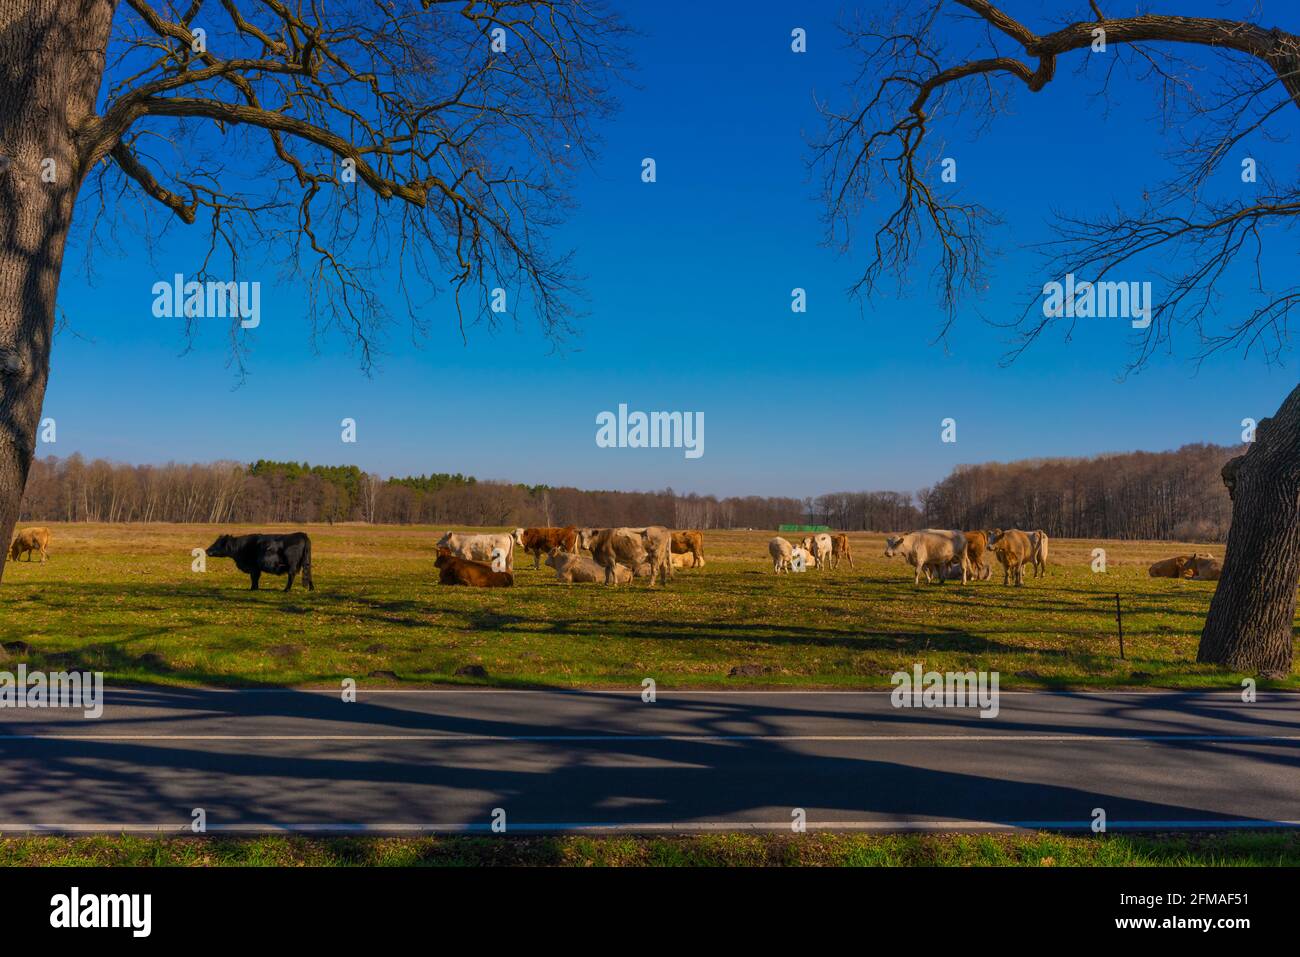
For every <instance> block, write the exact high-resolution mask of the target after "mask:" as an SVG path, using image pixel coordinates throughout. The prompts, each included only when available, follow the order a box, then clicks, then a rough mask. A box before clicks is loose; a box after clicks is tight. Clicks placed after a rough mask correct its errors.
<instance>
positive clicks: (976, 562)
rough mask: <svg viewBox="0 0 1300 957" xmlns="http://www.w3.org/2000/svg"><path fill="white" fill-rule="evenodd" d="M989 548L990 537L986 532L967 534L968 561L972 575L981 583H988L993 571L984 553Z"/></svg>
mask: <svg viewBox="0 0 1300 957" xmlns="http://www.w3.org/2000/svg"><path fill="white" fill-rule="evenodd" d="M988 547H989V537H988V534H987V533H985V532H967V533H966V560H967V561H968V562H969V563H970V568H971V574H973V575H974V576H975V577H976V578H977V579H979V580H980V581H987V580H988V579H989V576H991V575H992V574H993V569H992V567H991V566H990V565H989V563H988V560H987V559H986V558H985V557H984V553H985V552H986V551H987V550H988Z"/></svg>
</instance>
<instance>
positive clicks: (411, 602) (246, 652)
mask: <svg viewBox="0 0 1300 957" xmlns="http://www.w3.org/2000/svg"><path fill="white" fill-rule="evenodd" d="M49 527H50V530H51V533H52V540H51V544H50V561H49V562H48V563H47V564H45V565H41V564H39V563H35V562H33V563H28V562H26V561H19V562H11V563H9V564H8V565H7V566H6V569H5V578H4V582H3V584H2V585H0V608H2V609H3V615H2V616H0V643H3V644H4V645H6V646H8V648H7V650H6V651H5V652H4V653H3V655H4V657H6V658H7V659H8V660H9V661H11V662H12V661H18V660H22V661H25V662H27V663H28V665H29V667H32V668H37V667H44V668H46V669H47V670H59V669H70V668H84V669H90V670H99V671H103V672H105V676H106V680H108V681H109V682H110V683H112V682H117V683H124V682H132V683H138V682H150V683H169V684H202V685H212V686H258V685H295V686H320V685H329V686H334V687H337V683H338V681H339V680H340V679H342V678H345V677H351V678H356V679H357V680H358V681H359V683H361V684H362V685H363V686H364V685H366V684H374V685H394V684H433V683H447V684H483V683H489V684H496V685H507V686H529V685H533V686H554V687H576V686H593V687H602V686H604V687H613V686H628V685H638V684H639V683H640V681H641V680H642V679H643V678H645V677H647V676H650V677H654V678H655V679H656V680H657V681H658V682H659V684H660V686H661V687H664V688H672V687H684V686H694V687H701V686H722V687H726V686H737V687H744V686H754V685H798V686H826V687H836V686H841V687H871V686H879V687H887V686H888V682H889V675H891V674H892V673H893V672H894V671H896V670H900V669H910V668H911V667H912V665H913V663H916V662H919V663H921V664H922V665H923V666H924V667H925V668H926V669H934V670H939V671H948V670H969V669H976V670H989V671H992V670H996V671H999V672H1000V673H1001V680H1002V684H1003V686H1004V687H1017V686H1018V687H1096V688H1105V687H1119V686H1125V687H1144V686H1151V687H1235V686H1238V684H1239V681H1240V678H1241V676H1239V675H1232V674H1228V673H1227V672H1224V671H1222V670H1220V669H1217V668H1212V667H1208V666H1203V665H1198V664H1196V661H1195V658H1196V645H1197V640H1198V636H1199V633H1200V628H1201V624H1202V622H1203V620H1204V616H1205V612H1206V609H1207V608H1208V606H1209V601H1210V597H1211V595H1212V593H1213V589H1214V587H1215V583H1213V582H1192V581H1174V580H1169V579H1153V578H1150V577H1148V575H1147V571H1146V569H1147V565H1148V564H1149V563H1150V562H1152V561H1154V560H1156V559H1159V558H1164V557H1168V556H1171V555H1175V554H1180V553H1181V554H1186V553H1188V552H1190V551H1192V550H1196V551H1202V552H1205V551H1208V552H1212V553H1213V554H1215V555H1217V556H1220V557H1221V556H1222V554H1223V550H1222V546H1212V545H1205V544H1203V543H1201V544H1176V543H1169V542H1096V541H1069V540H1053V541H1052V544H1051V565H1050V568H1049V573H1048V575H1047V577H1046V578H1040V579H1032V578H1029V579H1026V583H1025V585H1024V586H1023V587H1021V588H1015V587H1007V586H1004V585H1002V582H1001V573H1000V569H999V568H998V567H997V566H996V565H995V566H994V574H993V576H992V578H991V579H990V580H989V581H985V582H975V583H971V584H967V585H965V586H963V585H961V584H960V583H952V582H949V583H947V584H944V585H942V586H939V585H929V586H927V585H925V584H922V585H921V586H920V587H918V586H915V585H914V584H913V582H912V569H911V568H910V567H908V566H907V565H905V564H903V562H902V561H901V560H900V559H894V560H887V559H885V558H884V557H883V550H884V545H883V542H884V539H883V536H881V535H871V534H855V535H852V536H850V538H851V541H852V548H853V552H854V558H855V562H856V567H855V568H852V569H849V568H847V567H841V568H840V569H839V570H836V571H809V572H806V573H804V574H801V575H788V576H787V575H782V576H779V577H778V576H776V575H774V574H773V573H772V565H771V561H770V559H769V558H768V557H767V549H766V543H767V541H768V539H770V538H771V537H772V535H773V534H774V533H772V532H766V531H737V532H708V533H706V534H705V556H706V559H707V566H706V567H705V568H703V569H700V570H679V571H678V573H677V575H676V577H675V579H674V581H673V582H672V584H670V585H669V586H668V587H667V588H658V587H656V588H650V587H648V586H647V585H646V583H645V582H644V581H637V582H635V583H634V584H632V585H629V586H620V587H618V588H606V587H604V586H598V585H572V586H568V585H563V584H560V583H558V582H556V581H555V578H554V573H553V572H552V571H551V570H550V569H549V568H547V567H546V566H545V565H543V566H542V568H541V570H539V571H534V570H533V568H532V559H531V557H529V556H524V555H523V554H522V553H519V554H517V555H516V562H515V574H516V583H517V584H516V587H514V588H511V589H469V588H457V587H442V586H439V585H438V584H437V576H436V573H435V569H434V568H433V558H434V542H435V541H436V539H437V538H438V536H439V535H440V534H441V533H442V532H443V531H444V529H443V528H430V527H410V526H404V527H402V526H369V525H359V524H344V525H333V526H329V525H318V526H305V527H303V530H305V531H307V532H308V533H309V534H310V535H311V537H312V543H313V548H312V555H313V570H314V577H315V580H316V591H315V592H308V591H306V590H305V589H302V588H301V585H300V584H299V583H295V585H294V590H293V591H292V592H291V593H289V594H287V595H286V594H284V593H283V592H282V591H281V590H280V589H281V588H282V586H283V581H284V579H283V578H276V577H274V576H264V577H263V579H262V585H263V590H262V591H260V592H251V591H249V590H248V577H247V576H246V575H243V574H241V573H239V572H238V571H237V569H235V567H234V564H233V562H231V561H229V560H227V559H209V560H208V567H207V571H206V572H205V573H196V572H193V571H191V569H190V563H191V556H190V550H191V549H192V548H195V547H206V546H207V545H208V544H210V543H211V542H212V541H213V539H215V538H216V536H217V534H218V533H219V532H223V531H226V532H231V533H236V534H240V533H245V532H249V531H254V530H262V531H287V530H291V527H289V526H282V527H276V528H271V527H266V526H262V527H259V529H252V528H237V527H234V526H229V527H223V528H217V527H215V526H208V525H189V526H186V525H88V524H72V525H59V524H53V525H50V526H49ZM297 527H298V526H293V528H297ZM1099 546H1100V547H1104V548H1105V549H1106V551H1107V563H1108V568H1107V571H1106V573H1105V574H1094V573H1093V572H1092V571H1091V569H1090V567H1089V562H1090V560H1091V552H1092V549H1093V548H1095V547H1099ZM1117 593H1118V594H1119V596H1120V601H1121V605H1122V607H1123V609H1124V636H1125V651H1126V653H1127V660H1121V659H1120V657H1119V644H1118V640H1117V637H1116V627H1115V624H1116V623H1115V595H1116V594H1117ZM14 642H22V643H25V645H26V647H24V646H23V645H22V644H19V645H15V644H13V643H14ZM473 665H478V666H481V667H482V668H483V669H485V670H486V678H484V677H473V676H458V675H457V674H456V672H457V671H458V670H461V669H462V668H465V667H466V666H473ZM733 668H740V669H741V670H740V672H739V673H738V674H737V675H736V676H732V670H733ZM1273 686H1280V687H1297V686H1300V678H1297V677H1296V676H1292V677H1290V678H1288V679H1287V680H1286V681H1284V682H1277V683H1274V685H1273Z"/></svg>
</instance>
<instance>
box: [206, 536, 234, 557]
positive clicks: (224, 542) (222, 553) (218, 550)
mask: <svg viewBox="0 0 1300 957" xmlns="http://www.w3.org/2000/svg"><path fill="white" fill-rule="evenodd" d="M233 542H234V536H231V535H222V536H221V537H219V538H218V539H217V540H216V541H215V542H213V543H212V544H211V545H209V546H208V557H209V558H230V557H231V555H233V554H234V550H233V548H234V546H233V544H232V543H233Z"/></svg>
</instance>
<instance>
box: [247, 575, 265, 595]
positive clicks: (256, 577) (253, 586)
mask: <svg viewBox="0 0 1300 957" xmlns="http://www.w3.org/2000/svg"><path fill="white" fill-rule="evenodd" d="M248 577H249V578H251V579H252V580H253V584H252V585H250V586H249V589H248V590H249V591H257V580H258V579H259V578H261V577H262V573H261V572H249V573H248Z"/></svg>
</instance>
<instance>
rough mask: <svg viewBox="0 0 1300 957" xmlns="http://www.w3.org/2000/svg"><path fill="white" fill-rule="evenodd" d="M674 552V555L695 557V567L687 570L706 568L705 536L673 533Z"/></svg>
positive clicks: (690, 533) (692, 533) (696, 533)
mask: <svg viewBox="0 0 1300 957" xmlns="http://www.w3.org/2000/svg"><path fill="white" fill-rule="evenodd" d="M672 551H673V554H674V555H694V556H695V564H694V566H690V565H688V566H686V567H687V568H691V567H694V568H703V567H704V536H703V535H701V534H700V533H699V532H696V531H691V532H673V543H672Z"/></svg>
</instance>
